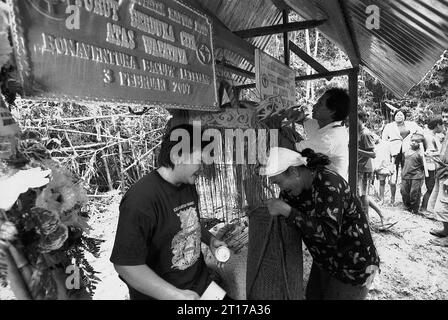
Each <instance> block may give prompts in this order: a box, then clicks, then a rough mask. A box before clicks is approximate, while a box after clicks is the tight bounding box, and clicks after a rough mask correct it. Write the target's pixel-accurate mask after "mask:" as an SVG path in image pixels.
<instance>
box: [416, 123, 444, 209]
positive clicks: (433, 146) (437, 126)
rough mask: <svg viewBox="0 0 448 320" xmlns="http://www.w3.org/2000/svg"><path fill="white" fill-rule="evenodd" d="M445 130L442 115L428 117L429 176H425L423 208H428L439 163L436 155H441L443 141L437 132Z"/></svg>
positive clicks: (426, 132) (426, 153) (427, 154)
mask: <svg viewBox="0 0 448 320" xmlns="http://www.w3.org/2000/svg"><path fill="white" fill-rule="evenodd" d="M442 131H443V120H442V118H441V117H431V118H429V119H428V123H427V129H425V131H424V136H425V142H426V151H425V161H426V167H427V168H428V177H425V186H426V193H425V195H424V196H423V199H422V204H421V210H422V211H423V210H427V207H428V200H429V197H430V196H431V193H432V190H433V189H434V184H435V179H436V178H435V175H436V169H437V166H438V165H437V163H436V161H435V160H434V157H438V156H439V155H440V149H441V143H440V140H439V138H438V137H437V134H439V133H442Z"/></svg>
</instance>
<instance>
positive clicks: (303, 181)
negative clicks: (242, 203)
mask: <svg viewBox="0 0 448 320" xmlns="http://www.w3.org/2000/svg"><path fill="white" fill-rule="evenodd" d="M329 163H330V161H329V159H328V157H327V156H325V155H323V154H320V153H314V151H312V150H311V149H305V150H303V151H302V153H301V154H300V153H297V152H295V151H292V150H288V149H285V148H272V149H271V152H270V155H269V157H268V161H267V165H266V168H265V170H264V174H265V175H267V176H268V177H269V178H270V180H271V182H272V183H274V184H277V185H278V186H279V187H280V189H281V193H280V198H279V199H270V200H268V201H267V202H266V204H267V206H268V210H269V213H270V214H271V215H272V216H284V217H286V222H287V223H288V224H291V225H293V226H295V227H296V228H297V230H298V231H299V232H300V233H301V234H302V237H303V241H304V243H305V244H306V246H307V248H308V250H309V252H310V254H311V256H312V257H313V265H312V268H311V273H310V277H309V280H308V285H307V289H306V298H307V299H310V300H321V299H324V300H333V299H350V300H352V299H353V300H355V299H364V298H365V297H366V296H367V293H368V288H369V286H370V284H371V283H372V281H373V277H374V274H375V273H376V271H377V270H378V267H379V257H378V253H377V251H376V248H375V245H374V243H373V240H372V236H371V234H370V230H369V224H368V221H367V218H366V215H365V214H364V212H363V210H362V207H361V204H360V202H359V200H358V198H357V197H356V196H355V194H354V193H353V192H352V191H351V190H350V188H349V185H348V183H347V181H345V179H344V178H342V177H341V176H340V175H339V174H337V173H336V172H334V171H332V170H329V169H327V168H326V166H327V165H328V164H329Z"/></svg>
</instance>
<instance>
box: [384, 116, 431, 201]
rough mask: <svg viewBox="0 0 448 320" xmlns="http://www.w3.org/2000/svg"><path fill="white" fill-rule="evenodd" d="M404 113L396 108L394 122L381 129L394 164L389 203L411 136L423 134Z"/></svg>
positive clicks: (392, 197) (394, 190)
mask: <svg viewBox="0 0 448 320" xmlns="http://www.w3.org/2000/svg"><path fill="white" fill-rule="evenodd" d="M405 119H406V118H405V113H404V111H403V110H401V109H398V110H397V111H395V114H394V120H395V121H394V122H391V123H388V124H387V125H386V126H385V127H384V130H383V133H382V137H381V138H382V139H383V140H385V141H388V142H389V148H390V152H391V154H392V157H393V162H394V164H395V169H396V170H395V172H394V176H392V177H391V179H390V191H391V203H392V204H394V203H395V193H396V188H397V182H398V175H399V172H400V171H399V170H400V168H401V169H402V168H403V165H404V154H405V153H406V152H407V151H408V150H409V149H410V146H411V137H412V135H413V134H414V133H419V134H423V129H422V128H421V127H419V126H418V125H417V123H415V122H414V121H407V120H405Z"/></svg>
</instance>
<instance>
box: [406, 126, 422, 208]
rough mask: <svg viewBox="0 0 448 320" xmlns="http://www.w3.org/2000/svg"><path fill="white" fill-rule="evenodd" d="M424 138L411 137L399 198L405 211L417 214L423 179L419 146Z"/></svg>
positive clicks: (419, 136)
mask: <svg viewBox="0 0 448 320" xmlns="http://www.w3.org/2000/svg"><path fill="white" fill-rule="evenodd" d="M423 140H424V137H423V135H421V134H418V133H414V134H413V135H412V136H411V149H410V150H408V151H406V152H405V160H404V166H403V170H402V176H401V196H402V198H403V204H404V206H405V207H406V210H408V211H410V212H412V213H414V214H418V213H419V211H418V210H419V207H420V199H421V195H422V186H423V181H424V179H425V170H424V163H423V161H424V159H423V157H422V153H421V150H420V144H421V143H422V142H423Z"/></svg>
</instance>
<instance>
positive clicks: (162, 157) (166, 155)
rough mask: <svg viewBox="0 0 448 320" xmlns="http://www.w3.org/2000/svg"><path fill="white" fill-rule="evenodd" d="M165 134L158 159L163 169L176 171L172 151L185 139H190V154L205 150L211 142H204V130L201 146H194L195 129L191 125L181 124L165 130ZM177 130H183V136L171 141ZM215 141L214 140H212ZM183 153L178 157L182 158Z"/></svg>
mask: <svg viewBox="0 0 448 320" xmlns="http://www.w3.org/2000/svg"><path fill="white" fill-rule="evenodd" d="M165 130H166V131H165V134H164V136H163V137H162V142H161V147H160V151H159V155H158V159H157V163H158V165H159V166H161V167H166V168H172V169H174V163H173V162H172V161H171V150H172V149H173V148H174V146H176V145H177V144H178V143H180V142H181V141H182V139H183V138H188V140H189V147H190V148H189V151H190V153H192V152H193V150H194V148H201V150H202V149H204V147H205V146H207V145H208V144H209V143H211V142H209V141H203V140H202V133H203V132H202V130H201V132H200V138H201V145H200V146H196V145H195V144H194V142H195V140H194V138H193V136H194V129H193V126H192V125H191V124H180V125H177V126H175V127H172V128H168V126H167V128H165ZM176 130H183V132H182V133H183V134H182V135H181V136H180V137H179V138H178V140H171V134H172V133H173V132H174V131H176ZM212 141H213V140H212ZM181 151H182V150H180V151H179V154H178V156H181Z"/></svg>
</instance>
